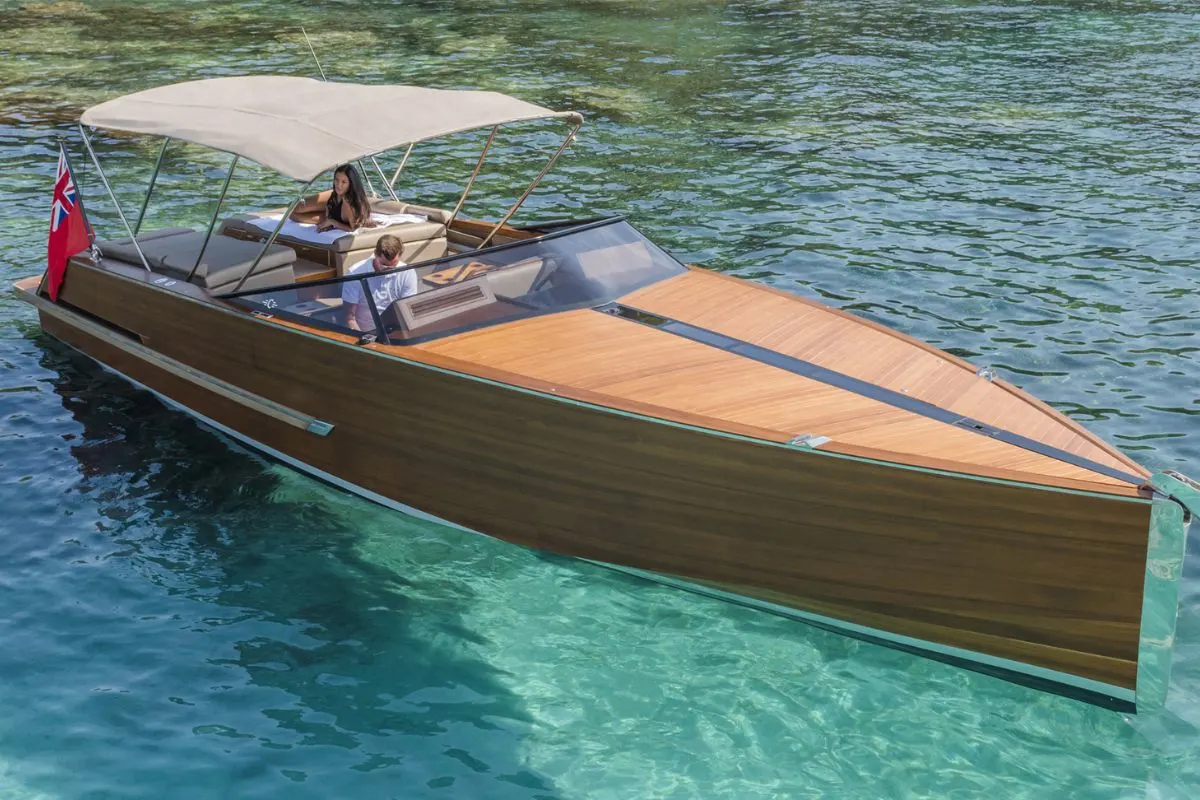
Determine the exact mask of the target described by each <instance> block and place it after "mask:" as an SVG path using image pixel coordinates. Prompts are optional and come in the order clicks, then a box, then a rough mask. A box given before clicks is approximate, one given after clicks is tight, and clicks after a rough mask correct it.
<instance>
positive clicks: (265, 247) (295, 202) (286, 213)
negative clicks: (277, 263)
mask: <svg viewBox="0 0 1200 800" xmlns="http://www.w3.org/2000/svg"><path fill="white" fill-rule="evenodd" d="M319 177H321V176H320V175H317V176H314V177H313V178H312V179H310V180H309V182H308V183H306V184H304V187H303V188H302V189H301V190H300V194H298V195H297V196H296V199H295V200H293V201H292V204H291V205H290V206H288V207H287V210H285V211H284V212H283V216H282V217H280V218H279V224H278V225H276V226H275V230H273V231H271V235H270V236H268V237H267V241H265V242H263V248H262V250H260V251H259V253H258V257H257V258H255V259H254V263H253V264H251V265H250V269H248V270H246V274H245V275H243V276H242V279H241V280H240V281H238V283H237V286H235V287H233V291H234V292H236V291H237V290H239V289H241V288H242V284H243V283H245V282H246V279H247V278H249V277H250V276H251V275H253V274H254V270H256V269H258V263H259V262H260V261H262V258H263V256H265V255H266V254H267V250H269V249H270V247H271V245H273V244H274V243H275V237H276V236H278V235H279V232H280V231H281V230H283V225H284V223H286V222H287V221H288V219H290V218H291V216H292V212H293V211H295V210H296V206H298V205H300V201H301V200H303V199H304V193H305V192H307V191H308V188H309V187H310V186H312V185H313V183H314V182H315V181H316V180H317V178H319ZM232 293H233V292H229V293H228V294H232Z"/></svg>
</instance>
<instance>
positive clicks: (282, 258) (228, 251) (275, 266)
mask: <svg viewBox="0 0 1200 800" xmlns="http://www.w3.org/2000/svg"><path fill="white" fill-rule="evenodd" d="M96 244H97V245H98V246H99V248H100V252H101V253H102V254H104V256H105V257H106V258H114V259H117V260H120V261H126V262H129V263H130V264H136V265H138V266H140V265H141V263H142V261H141V259H140V258H138V252H137V248H135V247H134V246H133V242H132V241H131V240H130V239H129V238H128V237H126V238H124V239H116V240H113V241H101V242H97V243H96ZM203 244H204V232H203V231H194V230H192V229H190V228H166V229H163V230H158V231H152V232H150V233H145V234H141V235H139V236H138V245H139V246H140V247H141V249H142V253H143V254H144V255H145V256H146V261H147V262H148V263H149V264H150V268H151V269H152V270H154V271H155V272H161V273H163V274H165V275H171V276H172V277H177V278H184V279H186V278H187V276H188V273H190V272H191V271H192V267H193V266H195V265H196V256H197V254H199V252H200V248H201V246H202V245H203ZM260 250H262V245H261V244H260V243H256V242H248V241H244V240H241V239H234V238H232V237H230V236H222V235H221V234H213V236H212V238H210V239H209V241H208V246H207V247H205V248H204V258H203V260H202V261H201V262H200V265H199V266H198V267H196V272H195V275H193V276H192V283H195V284H198V285H200V286H203V287H204V288H205V289H207V290H208V291H210V292H212V293H213V294H222V293H224V292H230V291H233V288H234V287H235V286H236V285H237V283H238V281H240V280H241V279H242V276H243V275H245V274H246V273H247V272H249V270H250V267H251V266H252V265H253V264H254V260H255V259H256V258H258V254H259V251H260ZM295 261H296V251H295V250H293V249H292V248H290V247H286V246H284V245H280V244H272V245H271V247H269V248H268V249H267V252H266V253H265V254H264V255H263V257H262V260H261V261H260V262H259V264H258V267H257V268H256V269H255V271H254V274H253V275H252V276H250V278H249V279H247V280H246V282H245V283H244V284H242V289H243V290H246V289H256V288H265V287H268V286H279V285H281V284H289V283H292V282H293V281H294V280H295V274H294V272H293V269H292V264H293V263H294V262H295Z"/></svg>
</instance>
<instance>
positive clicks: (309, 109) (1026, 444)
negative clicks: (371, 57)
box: [16, 76, 1200, 710]
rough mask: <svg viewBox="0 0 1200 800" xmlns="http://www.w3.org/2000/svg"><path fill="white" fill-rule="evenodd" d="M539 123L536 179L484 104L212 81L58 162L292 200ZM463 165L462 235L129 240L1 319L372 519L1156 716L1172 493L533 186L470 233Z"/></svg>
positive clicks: (930, 356) (984, 395)
mask: <svg viewBox="0 0 1200 800" xmlns="http://www.w3.org/2000/svg"><path fill="white" fill-rule="evenodd" d="M197 109H200V112H198V111H197ZM330 109H337V111H336V115H337V116H338V117H339V126H340V129H341V130H342V131H347V132H348V133H336V134H335V133H331V132H330V131H329V130H327V125H326V121H327V120H328V119H329V118H330V116H331V114H330V111H329V110H330ZM533 119H551V120H558V121H565V122H566V123H568V124H569V125H570V126H571V132H570V133H569V134H568V136H567V137H566V139H565V140H564V142H563V145H562V146H561V147H560V148H559V149H558V151H557V152H556V153H555V154H554V155H553V156H552V157H551V158H550V161H549V163H547V165H546V168H545V169H543V170H542V174H543V175H544V174H545V172H546V170H547V169H549V168H550V166H551V165H552V164H553V162H554V160H555V159H556V158H557V157H558V155H559V154H560V153H561V152H563V149H564V148H565V147H566V146H567V144H568V143H569V142H570V140H571V138H572V137H573V136H574V135H575V131H577V130H578V127H579V125H580V124H581V122H582V119H581V118H580V117H579V116H578V115H575V114H571V113H560V112H553V111H550V110H548V109H543V108H539V107H537V106H533V105H530V104H528V103H523V102H521V101H519V100H515V99H513V98H508V97H504V96H502V95H496V94H494V93H487V92H466V91H463V92H444V91H436V90H431V89H420V88H416V87H400V86H360V85H354V84H322V83H318V82H315V81H309V80H306V79H299V78H279V77H261V76H260V77H244V78H221V79H214V80H205V81H195V82H190V83H184V84H175V85H171V86H165V87H159V88H156V89H150V90H147V91H144V92H139V93H136V94H132V95H129V96H126V97H122V98H117V99H116V100H112V101H109V102H107V103H103V104H101V105H99V106H96V107H94V108H92V109H89V110H88V111H87V112H85V113H84V115H83V118H82V122H83V123H84V124H81V125H80V134H81V136H82V138H83V142H84V144H85V146H86V147H87V150H88V153H89V154H90V155H91V157H92V159H93V161H95V152H94V150H92V148H91V144H90V140H89V139H88V136H87V131H86V129H85V127H84V125H90V126H93V127H98V128H106V129H110V130H120V131H127V132H133V133H144V134H157V135H160V136H164V137H166V140H170V139H172V138H174V139H183V140H187V141H191V142H195V143H199V144H204V145H208V146H211V147H216V148H220V149H222V150H225V151H227V152H230V153H233V154H235V163H236V157H237V156H241V157H247V158H251V159H253V160H255V161H257V162H259V163H260V164H263V165H265V166H267V167H270V168H273V169H275V170H277V171H279V172H280V173H282V174H284V175H287V176H290V177H292V178H295V179H297V180H301V181H308V184H311V183H312V181H313V180H314V179H315V178H316V177H318V176H320V175H322V174H327V173H328V170H330V169H332V168H333V167H334V166H336V165H338V164H341V163H345V162H349V161H353V160H356V159H359V160H370V161H374V162H375V165H376V166H377V167H378V162H377V161H375V156H377V155H379V154H382V153H385V152H386V151H389V150H397V151H398V150H399V149H400V148H403V147H406V146H407V147H408V151H407V152H406V153H405V156H404V158H405V161H407V159H408V155H409V154H411V152H412V145H413V143H415V142H418V141H424V140H427V139H430V138H434V137H437V136H442V135H446V134H449V133H453V132H456V131H462V130H469V129H474V128H491V129H492V137H494V136H495V131H496V129H497V128H498V127H499V126H500V125H503V124H508V123H510V122H514V121H520V120H533ZM491 141H492V138H489V140H488V143H489V145H490V143H491ZM165 148H166V144H165V141H164V150H165ZM486 152H487V148H486V147H485V150H484V154H486ZM483 158H484V155H481V156H480V161H479V164H477V165H476V167H475V173H474V174H472V176H471V180H470V181H469V182H468V184H467V188H466V190H465V191H464V193H463V198H462V199H461V200H460V201H459V203H458V207H456V208H454V209H439V208H434V207H431V206H422V205H410V204H408V203H406V202H402V201H401V200H400V199H399V198H398V197H396V196H395V194H394V187H393V184H394V183H395V178H396V176H395V175H393V176H392V178H391V179H390V180H389V179H388V178H386V177H385V176H384V174H383V172H382V170H379V178H380V179H381V181H382V183H383V187H384V188H385V189H386V190H387V192H388V194H389V195H390V197H387V198H385V199H379V200H377V201H376V202H375V207H376V209H377V210H382V211H385V212H387V213H389V214H400V215H404V214H415V215H417V216H418V217H424V219H423V220H421V219H416V220H415V221H399V222H395V224H390V223H389V225H388V226H387V227H383V228H377V229H367V230H360V231H358V232H354V233H350V234H346V235H344V236H341V237H340V238H337V239H336V240H332V241H315V240H309V239H306V238H305V237H304V236H303V235H302V234H301V233H296V234H295V235H294V236H293V235H290V234H289V233H288V223H287V222H286V220H287V215H286V214H282V213H280V212H279V211H278V210H277V211H276V212H275V213H274V215H273V218H272V220H271V221H270V222H268V223H265V226H264V223H263V220H262V219H261V217H263V216H267V217H272V215H271V214H270V213H268V212H262V211H258V212H254V213H251V214H243V215H234V216H231V217H229V218H228V219H226V220H224V221H223V222H222V224H221V225H220V227H219V228H217V227H216V223H217V220H218V217H219V215H220V213H221V211H220V204H218V211H217V212H216V213H215V214H214V217H213V220H212V223H211V224H210V226H209V228H208V230H207V231H206V232H202V231H191V230H180V229H169V230H161V231H151V232H140V231H138V230H137V226H140V219H141V217H140V216H139V218H138V222H137V226H133V225H129V224H128V223H127V222H126V223H125V225H126V233H127V236H125V237H124V238H117V239H113V240H108V241H99V242H96V244H95V246H94V248H93V250H92V252H91V253H90V254H87V253H85V254H81V255H79V256H77V257H76V258H74V259H73V260H72V262H71V263H70V266H69V268H68V271H67V274H66V279H65V284H64V287H63V290H62V293H61V295H60V296H59V298H58V300H57V302H52V301H51V300H50V299H49V298H48V297H47V296H46V295H45V294H44V293H43V292H41V291H40V290H39V284H40V278H39V276H33V277H30V278H27V279H25V280H22V281H19V282H18V283H17V284H16V289H17V291H18V293H19V294H20V296H21V297H22V298H23V299H25V300H27V301H28V302H30V303H32V304H33V305H34V306H35V307H36V308H37V310H38V313H39V316H40V319H41V324H42V327H43V328H44V330H45V331H47V332H48V333H50V334H51V335H53V336H55V337H57V338H58V339H61V340H62V341H64V342H66V343H68V344H69V345H71V346H73V347H75V348H77V349H79V350H81V351H82V352H84V353H86V354H88V355H89V356H91V357H92V358H94V359H96V360H97V361H99V362H100V363H102V364H103V365H105V366H106V367H108V368H109V369H112V370H115V371H117V372H119V373H120V374H121V375H124V376H126V377H127V378H128V379H129V380H131V381H134V382H136V383H137V384H139V385H141V386H143V387H145V388H146V389H148V390H150V391H152V392H154V393H155V394H157V395H158V396H160V397H161V398H163V399H164V400H165V401H166V402H168V403H170V404H171V405H173V406H177V407H179V408H181V409H183V410H185V411H187V412H189V413H191V414H193V415H194V416H196V417H198V418H199V419H201V420H203V421H204V422H206V423H208V424H209V425H212V426H213V427H215V428H217V429H219V430H221V431H224V432H226V433H227V434H229V435H231V436H233V437H235V438H237V439H239V440H241V441H243V442H246V443H248V444H250V445H252V446H254V447H256V448H258V449H259V450H261V451H263V452H265V453H267V454H270V455H271V456H274V457H275V458H278V459H280V460H282V461H284V462H286V463H288V464H290V465H292V466H294V467H296V468H298V469H300V470H303V471H305V472H308V473H310V474H312V475H315V476H317V477H319V478H321V479H324V480H326V481H329V482H331V483H334V484H336V485H338V486H341V487H343V488H345V489H348V490H349V491H352V492H355V493H357V494H359V495H362V496H364V497H367V498H370V499H372V500H374V501H377V502H380V503H383V504H385V505H388V506H391V507H393V508H398V509H402V510H405V511H409V512H411V513H419V514H423V515H429V516H432V517H435V518H437V519H440V520H443V521H446V522H449V523H452V524H454V525H459V526H463V527H465V528H469V529H471V530H474V531H479V532H482V533H485V534H488V535H491V536H495V537H498V538H501V539H504V540H507V541H510V542H514V543H517V544H520V545H525V546H528V547H533V548H540V549H544V550H547V551H552V552H554V553H559V554H565V555H570V556H576V557H579V558H583V559H590V560H593V561H595V562H598V563H602V564H606V565H609V566H613V567H616V568H619V569H623V570H626V571H630V572H633V573H635V574H640V575H645V576H647V577H652V578H654V579H656V580H660V581H665V582H668V583H673V584H676V585H679V586H682V587H684V588H688V589H690V590H693V591H701V592H705V593H708V594H712V595H714V596H718V597H723V598H727V599H730V600H734V601H737V602H742V603H747V604H750V605H755V606H758V607H761V608H764V609H767V610H771V611H775V612H780V613H787V614H790V615H792V616H795V617H797V618H799V619H803V620H805V621H808V622H810V623H813V624H816V625H820V626H824V627H828V628H831V629H835V630H839V631H842V632H844V633H847V634H849V635H853V636H859V637H863V638H867V639H870V640H872V641H877V642H882V643H884V644H887V645H890V646H894V647H900V648H903V649H907V650H910V651H912V652H917V653H921V654H924V655H928V656H931V657H934V658H938V659H942V660H947V661H951V662H952V663H956V664H960V665H962V666H964V667H967V668H970V669H976V670H980V671H984V672H987V673H990V674H994V675H997V676H1000V677H1003V678H1006V679H1010V680H1014V681H1018V682H1022V683H1026V684H1029V685H1033V686H1036V687H1039V688H1043V689H1047V690H1050V691H1055V692H1059V693H1063V694H1067V695H1070V696H1074V697H1077V698H1080V699H1083V700H1086V701H1089V702H1093V703H1097V704H1101V705H1105V706H1108V707H1112V708H1119V709H1126V710H1129V709H1133V708H1134V707H1135V705H1141V706H1143V707H1145V706H1147V705H1153V704H1157V703H1160V702H1161V701H1162V697H1163V696H1164V695H1165V687H1166V680H1167V668H1168V665H1169V659H1170V646H1171V641H1172V636H1173V631H1174V624H1175V609H1176V605H1177V592H1178V579H1179V570H1180V564H1181V562H1182V555H1183V542H1184V540H1185V528H1186V523H1187V521H1188V520H1190V513H1189V512H1188V510H1187V508H1186V506H1187V505H1188V504H1191V506H1192V507H1193V508H1195V507H1197V497H1200V495H1197V494H1196V486H1195V484H1192V483H1191V482H1190V481H1188V480H1187V479H1186V478H1184V477H1182V476H1179V475H1167V474H1162V475H1151V474H1150V473H1149V472H1148V471H1147V470H1146V469H1144V468H1143V467H1141V466H1140V465H1139V464H1137V463H1136V462H1135V461H1133V460H1132V459H1131V458H1129V457H1128V456H1127V455H1125V454H1123V453H1122V452H1120V451H1119V450H1117V449H1115V448H1114V447H1112V446H1110V445H1108V444H1106V443H1105V442H1103V441H1102V440H1100V439H1099V438H1097V437H1096V436H1095V435H1093V434H1091V433H1090V432H1088V431H1087V430H1086V429H1084V428H1083V427H1082V426H1081V425H1079V424H1078V423H1076V422H1074V421H1073V420H1071V419H1068V418H1067V417H1065V416H1063V415H1062V414H1060V413H1058V412H1056V411H1055V410H1054V409H1052V408H1050V407H1048V406H1047V405H1045V404H1043V403H1041V402H1039V401H1038V400H1036V399H1034V398H1033V397H1031V396H1029V395H1028V394H1026V393H1024V392H1022V391H1021V390H1020V389H1018V388H1016V387H1015V386H1013V385H1011V384H1009V383H1007V382H1005V381H1003V380H1000V379H998V378H996V377H995V376H994V375H992V374H991V373H990V372H989V371H988V370H980V369H977V368H976V367H975V366H972V365H971V364H968V363H967V362H965V361H963V360H962V359H959V358H956V357H954V356H952V355H949V354H947V353H945V352H942V351H940V350H937V349H936V348H934V347H931V346H929V345H926V344H923V343H921V342H919V341H916V340H914V339H912V338H910V337H908V336H905V335H903V334H900V333H898V332H896V331H893V330H890V329H888V328H886V327H884V326H881V325H878V324H876V323H873V322H870V321H867V320H863V319H859V318H857V317H855V316H853V315H851V314H848V313H845V312H842V311H838V310H835V309H831V308H828V307H826V306H823V305H821V304H819V303H816V302H813V301H812V300H809V299H805V298H801V297H797V296H793V295H791V294H788V293H786V292H782V291H778V290H775V289H772V288H769V287H766V286H762V285H758V284H755V283H752V282H747V281H743V280H739V279H735V278H732V277H727V276H724V275H720V274H715V273H713V272H710V271H707V270H705V269H702V268H699V267H695V266H685V265H683V264H681V263H679V262H677V261H676V260H675V259H673V258H672V257H671V256H669V255H668V254H666V253H665V252H663V251H662V250H661V249H659V248H658V247H656V246H655V245H654V244H653V243H651V242H650V241H649V240H647V239H646V238H645V237H644V236H642V235H641V234H639V233H638V232H637V231H636V230H635V229H634V228H633V227H632V226H631V225H630V224H629V223H628V222H627V221H626V220H624V219H622V218H619V217H618V218H611V219H598V220H590V221H584V222H559V223H549V224H532V225H527V226H523V227H515V226H513V225H510V224H509V219H510V217H511V216H512V214H513V213H514V212H515V211H516V210H517V208H518V207H519V206H520V204H521V202H522V201H523V200H524V199H525V197H526V196H528V194H529V191H531V190H532V188H533V185H531V186H530V189H529V190H527V191H526V192H525V194H524V195H522V197H521V198H520V200H518V201H517V203H516V204H515V205H514V206H513V208H511V209H510V210H509V213H508V214H506V215H505V216H504V217H503V218H502V219H500V220H499V221H496V222H490V223H486V222H482V221H480V220H476V219H469V218H466V217H464V216H462V215H461V214H460V211H461V209H462V206H463V200H465V199H466V196H467V193H468V192H469V191H470V186H471V184H472V183H473V182H474V179H475V175H477V174H478V172H479V168H480V165H481V164H482V163H483ZM160 159H161V155H160ZM403 165H404V162H401V167H403ZM99 166H100V165H99V163H98V162H96V167H97V169H99ZM398 172H399V170H397V173H398ZM231 173H232V167H231ZM99 174H100V176H101V177H102V178H103V172H102V171H101V172H100V173H99ZM155 174H157V169H156V170H155ZM540 177H541V176H540V175H539V178H540ZM534 183H535V184H536V180H535V182H534ZM308 184H306V188H307V185H308ZM105 186H106V187H107V180H105ZM226 186H228V180H227V181H226ZM151 189H153V180H152V182H151ZM303 191H304V190H302V191H301V194H303ZM109 194H110V196H112V192H111V190H110V191H109ZM149 196H150V193H149V192H147V200H148V199H149ZM223 196H224V194H223V193H222V198H223ZM112 201H113V202H114V203H116V199H115V197H112ZM292 207H294V204H293V206H292ZM118 210H119V205H118ZM289 210H290V208H289ZM142 211H143V213H144V211H145V205H143V209H142ZM275 218H277V221H275ZM121 219H122V220H126V217H125V216H124V214H122V215H121ZM383 232H387V233H391V234H393V235H396V236H398V237H399V238H400V239H401V240H402V241H404V242H405V251H404V252H405V258H406V260H408V261H409V262H410V265H409V266H407V267H400V268H398V269H411V270H415V272H416V275H417V277H418V282H419V285H420V290H419V291H418V293H416V294H414V295H411V296H408V297H405V298H402V299H400V300H397V301H396V302H395V303H393V304H391V305H389V306H387V307H386V308H371V309H370V313H371V314H372V318H373V320H374V322H375V330H373V331H367V332H366V333H364V332H362V331H358V330H352V329H350V328H349V327H348V326H347V323H346V318H347V317H346V314H345V313H344V312H345V311H346V307H345V303H344V299H343V298H344V296H345V295H344V289H345V286H346V285H348V283H350V282H357V283H358V285H359V287H360V289H361V291H362V293H363V296H369V295H370V291H371V288H372V287H371V286H370V285H368V284H366V283H365V281H366V278H364V277H362V276H346V275H344V274H343V272H344V269H345V267H346V266H347V265H348V264H349V263H350V262H351V259H354V258H358V257H361V256H362V255H363V254H370V253H371V252H372V250H371V248H372V247H373V246H374V244H373V243H374V241H375V240H376V239H377V238H378V236H379V235H381V234H382V233H383ZM135 233H136V234H137V235H136V236H135ZM372 280H375V279H374V278H373V279H372ZM368 305H369V304H368Z"/></svg>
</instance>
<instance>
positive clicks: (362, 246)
mask: <svg viewBox="0 0 1200 800" xmlns="http://www.w3.org/2000/svg"><path fill="white" fill-rule="evenodd" d="M371 209H372V211H377V212H380V213H383V214H422V215H424V216H425V217H426V218H427V220H428V221H427V222H401V223H397V224H394V225H386V226H380V227H377V228H364V229H360V230H357V231H352V232H347V233H346V234H345V235H343V236H339V237H337V238H336V239H334V240H333V241H332V242H314V241H308V240H304V239H299V238H296V237H292V236H288V235H286V234H282V233H281V234H280V235H279V237H278V238H277V239H276V240H275V241H277V242H282V243H284V244H287V245H288V246H290V247H292V248H293V249H294V250H296V252H297V253H298V254H299V255H300V257H301V258H305V259H308V260H310V261H315V262H316V263H318V264H326V265H327V266H329V267H330V268H331V269H334V270H336V272H337V274H338V275H342V274H343V273H344V272H345V269H346V267H348V266H351V265H353V264H355V263H356V262H358V261H361V260H362V259H364V258H366V257H368V256H370V255H371V254H372V253H374V252H375V244H376V243H377V242H378V241H379V239H380V237H382V236H383V235H384V234H391V235H392V236H395V237H396V238H398V239H399V240H400V241H401V242H403V243H404V252H403V253H402V254H401V256H400V258H401V259H402V260H403V261H404V262H405V263H408V264H415V263H416V262H418V261H428V260H429V259H431V258H441V257H442V256H444V255H445V254H446V244H447V242H446V223H448V222H449V221H450V212H449V211H445V210H443V209H440V208H432V207H430V206H418V205H413V204H411V203H401V202H397V201H394V200H373V201H371ZM284 211H286V209H282V208H277V209H272V210H270V211H261V212H255V213H251V214H235V215H234V216H231V217H229V218H228V219H226V220H224V221H223V222H222V223H221V227H220V229H219V230H220V231H221V233H223V234H225V235H226V236H230V237H236V238H239V239H246V240H249V241H264V240H265V239H266V238H267V237H268V236H269V235H270V233H269V232H267V231H265V230H263V229H262V228H260V227H259V226H257V225H255V224H253V223H251V222H250V220H252V219H254V218H256V217H265V216H279V215H281V214H283V212H284Z"/></svg>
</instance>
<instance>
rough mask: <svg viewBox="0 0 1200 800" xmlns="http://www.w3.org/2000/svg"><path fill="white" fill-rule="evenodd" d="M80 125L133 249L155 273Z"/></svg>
mask: <svg viewBox="0 0 1200 800" xmlns="http://www.w3.org/2000/svg"><path fill="white" fill-rule="evenodd" d="M78 127H79V135H80V136H82V137H83V145H84V147H86V148H87V151H88V155H89V156H91V158H92V163H93V164H95V165H96V171H97V172H98V173H100V180H101V182H102V183H103V184H104V188H105V189H106V190H107V191H108V196H109V197H110V198H111V199H112V201H113V206H115V207H116V209H117V216H118V217H120V218H121V224H122V225H124V226H125V230H126V232H127V233H128V234H129V240H130V241H131V242H133V249H134V250H137V254H138V258H140V259H141V260H142V266H143V267H145V268H146V272H149V273H151V274H153V273H154V270H152V269H150V262H148V261H147V260H146V254H145V253H143V252H142V247H141V245H139V244H138V240H137V236H135V235H134V233H133V228H131V227H129V220H127V219H126V218H125V212H124V211H122V210H121V204H120V203H119V202H117V196H116V195H115V194H114V193H113V190H112V187H111V186H109V185H108V177H107V176H106V175H105V174H104V168H103V167H101V166H100V159H98V158H96V151H95V150H93V149H92V141H91V139H89V138H88V135H87V131H86V130H85V129H84V127H83V123H80V124H79V125H78Z"/></svg>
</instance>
